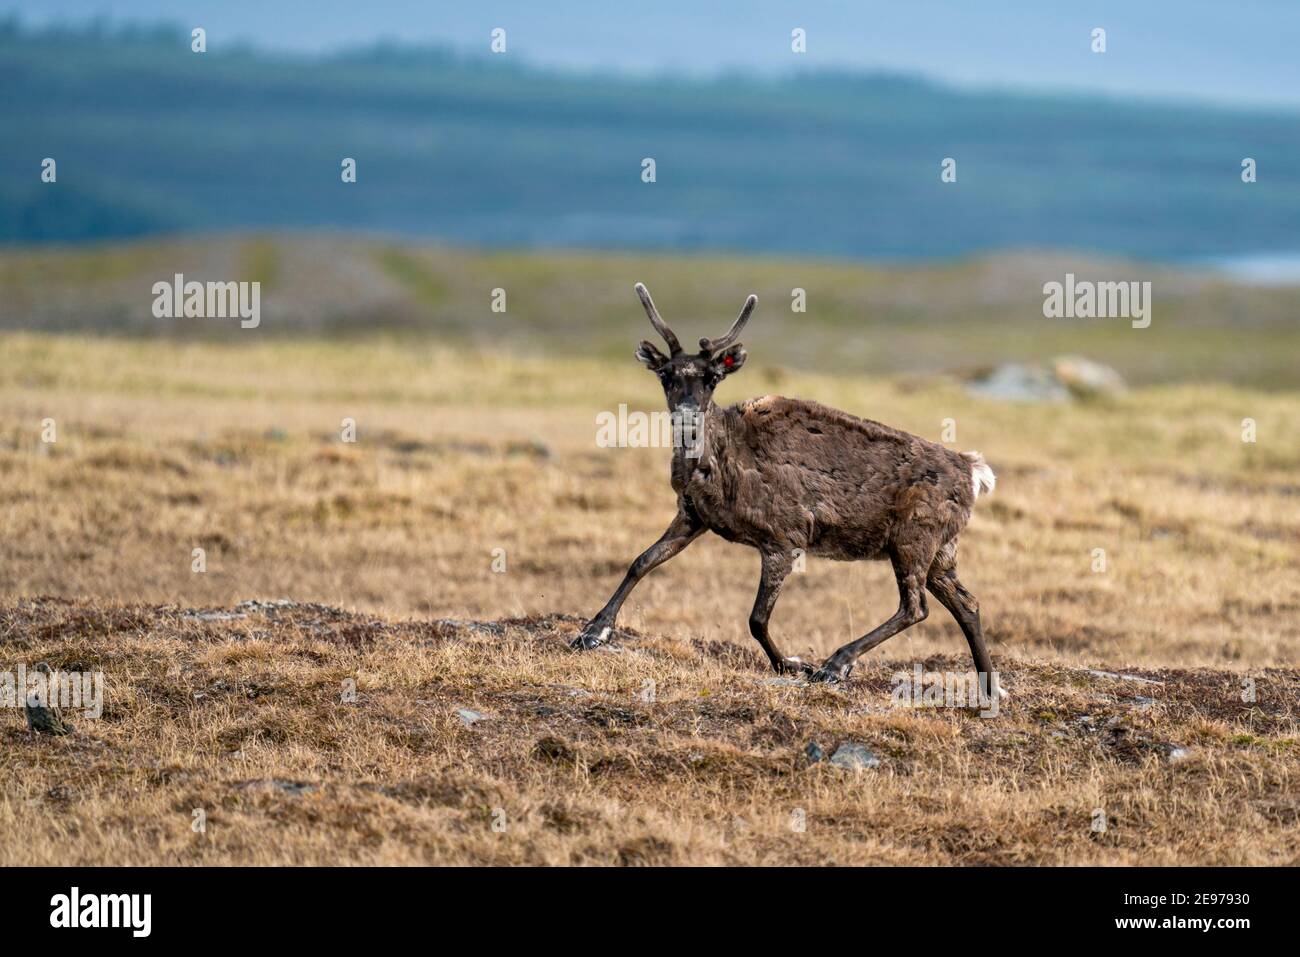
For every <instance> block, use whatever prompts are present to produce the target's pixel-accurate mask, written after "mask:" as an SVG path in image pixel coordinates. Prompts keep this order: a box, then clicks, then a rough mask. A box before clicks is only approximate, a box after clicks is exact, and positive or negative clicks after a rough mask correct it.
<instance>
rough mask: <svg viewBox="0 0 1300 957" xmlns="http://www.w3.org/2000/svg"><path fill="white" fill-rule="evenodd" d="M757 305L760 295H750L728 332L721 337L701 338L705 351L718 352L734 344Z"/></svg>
mask: <svg viewBox="0 0 1300 957" xmlns="http://www.w3.org/2000/svg"><path fill="white" fill-rule="evenodd" d="M757 305H758V297H757V296H755V295H750V297H749V298H748V299H746V300H745V306H744V308H743V309H741V310H740V315H738V316H737V317H736V321H735V322H733V323H732V324H731V328H730V329H728V330H727V334H726V335H725V336H723V337H722V338H721V339H701V340H700V348H701V349H703V350H704V351H705V352H710V353H718V352H721V351H722V350H723V349H726V348H728V347H729V346H732V345H734V344H735V342H736V338H737V337H738V336H739V335H740V331H741V330H742V329H744V328H745V323H747V322H749V317H750V316H751V315H753V312H754V307H755V306H757Z"/></svg>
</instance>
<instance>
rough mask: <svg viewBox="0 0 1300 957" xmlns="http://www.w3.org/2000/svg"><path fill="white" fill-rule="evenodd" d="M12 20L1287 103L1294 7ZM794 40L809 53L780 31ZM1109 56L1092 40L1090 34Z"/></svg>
mask: <svg viewBox="0 0 1300 957" xmlns="http://www.w3.org/2000/svg"><path fill="white" fill-rule="evenodd" d="M4 14H16V15H17V16H18V18H19V20H20V21H22V22H24V23H26V24H32V25H38V24H39V25H43V24H49V23H69V22H72V23H82V22H85V21H87V20H91V19H94V18H96V17H102V18H105V19H106V20H108V21H109V22H137V23H154V22H159V21H171V22H174V23H177V24H180V25H182V26H186V27H192V26H202V27H204V28H205V29H206V30H207V31H208V37H209V40H208V43H209V49H213V48H214V46H216V45H218V44H219V43H220V42H222V41H224V40H225V39H227V38H229V39H231V40H239V41H243V42H246V43H248V44H251V45H253V46H256V47H260V48H263V49H268V50H280V51H289V52H294V53H322V52H329V51H333V50H337V49H340V48H344V47H348V46H356V45H365V44H369V43H372V42H376V41H380V40H399V41H402V42H406V43H412V44H421V43H441V44H447V45H451V46H454V47H457V48H459V49H463V50H467V51H474V50H481V51H485V52H486V50H487V47H488V43H489V35H490V33H491V31H492V29H493V28H495V27H501V28H503V29H505V30H506V38H507V48H508V52H509V53H510V54H515V55H518V56H520V57H521V58H523V59H526V60H528V61H530V62H532V63H536V64H540V65H546V66H554V67H559V68H563V69H578V70H590V69H602V70H617V71H622V72H632V73H641V74H645V73H651V74H653V73H663V72H682V71H687V72H691V73H704V74H708V73H713V72H717V71H720V70H729V69H748V70H754V71H758V72H774V71H781V70H787V69H791V68H799V67H805V68H816V67H836V68H850V69H860V70H885V71H891V72H905V73H916V74H921V75H924V76H928V77H931V78H934V79H938V80H942V81H945V82H947V83H951V84H956V85H961V86H993V87H1005V88H1014V89H1025V90H1038V91H1045V90H1073V91H1080V92H1100V93H1104V94H1112V95H1120V96H1136V97H1143V98H1160V99H1183V100H1202V101H1212V102H1219V103H1229V104H1236V105H1245V106H1259V107H1276V106H1285V107H1287V108H1298V107H1300V54H1298V53H1297V51H1298V50H1300V0H1092V2H1087V3H1081V2H1070V0H965V2H959V0H903V2H899V0H801V2H788V0H787V2H775V0H647V2H644V3H636V2H631V0H629V2H618V0H510V2H502V0H461V2H455V3H452V2H440V0H367V2H364V3H358V2H356V0H179V2H178V0H0V15H4ZM796 27H800V28H803V29H804V30H805V31H806V34H807V53H805V54H803V55H796V54H794V53H792V52H791V50H790V32H791V30H793V29H794V28H796ZM1096 27H1101V28H1104V29H1105V30H1106V41H1107V50H1106V52H1105V53H1101V54H1099V53H1093V52H1092V50H1091V49H1090V44H1091V33H1092V31H1093V29H1094V28H1096Z"/></svg>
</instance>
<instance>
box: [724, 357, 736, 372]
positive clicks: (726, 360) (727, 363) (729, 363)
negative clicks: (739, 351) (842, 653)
mask: <svg viewBox="0 0 1300 957" xmlns="http://www.w3.org/2000/svg"><path fill="white" fill-rule="evenodd" d="M722 364H723V365H724V366H726V367H727V368H728V369H730V368H731V367H732V366H734V365H735V364H736V357H735V356H723V357H722Z"/></svg>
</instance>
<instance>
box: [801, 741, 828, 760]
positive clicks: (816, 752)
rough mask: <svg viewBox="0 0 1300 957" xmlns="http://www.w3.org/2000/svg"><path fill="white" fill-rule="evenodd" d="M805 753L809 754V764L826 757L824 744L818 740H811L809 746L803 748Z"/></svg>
mask: <svg viewBox="0 0 1300 957" xmlns="http://www.w3.org/2000/svg"><path fill="white" fill-rule="evenodd" d="M803 753H804V754H806V755H807V756H808V763H809V764H816V763H817V762H818V761H820V760H822V759H823V758H825V757H826V752H825V751H823V750H822V746H821V745H820V744H818V743H817V742H816V741H809V742H808V747H806V748H804V749H803Z"/></svg>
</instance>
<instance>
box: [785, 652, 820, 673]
mask: <svg viewBox="0 0 1300 957" xmlns="http://www.w3.org/2000/svg"><path fill="white" fill-rule="evenodd" d="M816 670H817V669H816V668H814V667H813V666H812V665H810V664H808V662H806V661H803V660H801V659H799V658H797V657H795V658H782V659H781V663H780V664H779V665H777V666H776V672H777V674H782V675H805V676H809V675H812V673H813V672H814V671H816Z"/></svg>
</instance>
